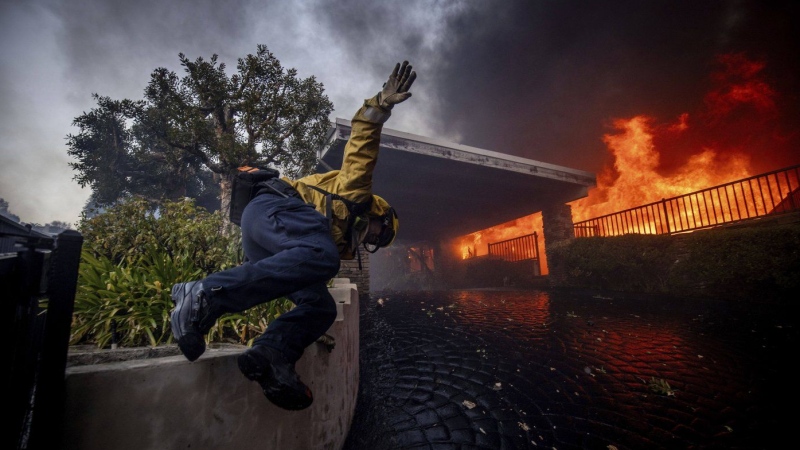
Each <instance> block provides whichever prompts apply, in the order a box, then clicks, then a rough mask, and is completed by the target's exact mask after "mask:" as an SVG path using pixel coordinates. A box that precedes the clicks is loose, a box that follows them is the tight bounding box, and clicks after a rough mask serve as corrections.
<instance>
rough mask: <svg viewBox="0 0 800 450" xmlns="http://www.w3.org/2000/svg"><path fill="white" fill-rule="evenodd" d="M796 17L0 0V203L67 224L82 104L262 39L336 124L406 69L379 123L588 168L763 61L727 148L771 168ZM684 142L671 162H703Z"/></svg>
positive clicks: (537, 2)
mask: <svg viewBox="0 0 800 450" xmlns="http://www.w3.org/2000/svg"><path fill="white" fill-rule="evenodd" d="M799 8H800V6H798V3H797V2H795V1H793V0H780V1H775V2H762V1H759V0H733V1H731V0H724V1H723V0H711V1H705V2H702V3H697V2H691V1H685V0H679V1H666V0H663V1H662V0H658V1H639V0H623V1H619V2H610V3H609V2H585V1H575V0H559V1H551V0H484V1H479V2H475V1H468V0H451V1H435V2H431V1H427V0H409V1H405V2H400V3H398V2H376V1H371V0H342V1H337V2H331V1H325V0H303V1H301V0H298V1H294V2H279V1H265V0H261V1H259V0H241V1H236V2H219V1H213V0H197V1H189V0H172V1H156V0H143V1H138V2H108V1H99V0H74V1H69V2H60V1H57V0H29V1H26V2H14V1H0V25H2V26H0V33H2V39H1V40H0V42H2V45H3V50H4V51H3V52H2V53H0V55H1V56H0V61H1V62H2V64H0V100H2V103H3V105H4V110H3V112H2V113H0V114H2V120H0V134H2V136H3V142H2V144H0V171H2V176H0V194H1V195H2V197H3V198H5V199H6V200H8V201H9V203H10V205H11V206H10V207H11V208H12V209H13V210H14V211H16V212H17V213H18V214H19V215H20V216H21V217H22V219H23V220H25V221H36V222H41V223H45V222H49V221H52V220H66V221H72V220H74V219H76V218H77V216H78V212H79V210H80V208H81V207H82V205H83V203H84V202H85V199H86V198H87V197H88V191H87V190H85V189H83V190H81V189H80V188H79V187H78V186H77V185H76V184H75V183H74V182H73V181H72V180H71V179H72V176H73V174H72V172H71V169H69V167H68V166H67V163H68V162H69V158H68V157H67V156H66V149H65V145H64V137H65V136H66V135H67V134H68V133H70V132H74V131H75V130H74V129H72V128H71V127H70V124H71V121H72V119H73V118H75V117H76V116H78V115H80V114H81V112H83V111H87V110H88V109H89V108H91V107H92V106H93V104H92V102H91V94H92V93H94V92H96V93H99V94H101V95H108V96H110V97H112V98H115V99H121V98H131V99H138V98H141V95H142V91H143V89H144V87H145V86H146V84H147V82H148V80H149V75H150V73H151V72H152V71H153V69H155V68H156V67H166V68H168V69H170V70H173V71H175V72H177V73H182V70H181V68H180V66H179V63H178V59H177V55H178V53H181V52H182V53H184V54H186V55H187V57H189V58H190V59H194V58H197V57H199V56H202V57H205V58H208V57H210V56H211V55H212V54H218V55H219V59H220V61H221V62H224V63H226V64H227V65H228V70H229V71H232V70H234V68H235V64H236V59H237V58H239V57H243V56H245V55H247V54H248V53H252V52H254V51H255V49H256V46H257V45H258V44H266V45H267V46H268V48H269V49H270V51H272V52H273V53H274V54H275V55H276V57H277V58H278V59H279V60H280V61H281V63H282V64H283V65H284V67H287V68H296V69H297V70H298V73H299V75H300V76H302V77H308V76H312V75H313V76H315V77H316V78H317V80H318V81H320V82H322V83H323V84H324V86H325V90H326V93H327V94H328V95H329V97H330V98H331V100H333V102H334V106H335V108H336V109H335V111H334V115H333V116H332V118H335V117H343V118H350V117H351V116H352V114H353V113H354V112H355V110H356V109H357V108H358V106H359V105H360V104H361V102H362V101H363V99H364V98H367V97H369V96H371V95H373V94H374V93H375V92H377V90H378V89H379V88H380V86H381V83H383V81H385V79H386V76H387V75H388V71H389V70H391V67H392V66H393V65H394V64H395V63H396V62H399V61H402V60H403V59H408V60H409V61H410V62H411V63H412V64H413V65H414V68H415V70H417V72H418V75H419V76H418V78H417V82H416V83H415V85H414V88H413V89H412V92H413V100H412V101H409V102H408V103H407V104H404V105H403V107H402V108H398V109H397V110H396V111H395V113H394V115H393V117H392V120H391V122H390V124H389V125H388V126H389V127H391V128H394V129H398V130H402V131H407V132H410V133H415V134H421V135H425V136H431V137H436V138H441V139H445V140H450V141H454V142H457V143H461V144H466V145H471V146H476V147H482V148H486V149H490V150H495V151H499V152H504V153H509V154H513V155H518V156H522V157H527V158H532V159H536V160H540V161H543V162H548V163H554V164H561V165H565V166H568V167H573V168H576V169H582V170H587V171H591V172H599V171H601V170H602V168H603V167H605V166H607V165H608V163H609V159H610V156H609V152H608V151H607V149H606V147H605V144H604V143H603V136H604V134H607V133H608V132H609V131H613V123H614V121H615V120H617V119H620V118H623V119H624V118H630V117H634V116H637V115H648V116H650V117H653V118H654V119H655V121H656V122H657V123H673V122H675V121H677V120H678V118H679V117H680V116H681V114H684V113H688V114H689V118H690V120H692V119H695V118H699V117H700V116H699V115H698V112H700V111H701V110H702V109H703V108H704V107H705V101H706V100H705V99H706V95H707V93H708V92H711V91H712V89H713V85H714V80H712V79H711V78H710V74H711V73H713V72H714V71H715V70H716V68H715V64H717V62H716V61H717V58H718V56H719V55H723V54H739V53H742V54H744V55H746V56H747V58H748V59H749V60H752V61H761V62H763V63H764V68H763V70H762V71H761V72H760V75H759V76H760V79H762V80H763V81H764V82H765V83H767V84H768V86H769V88H770V89H771V90H772V91H774V96H773V101H774V111H775V114H774V115H772V116H771V118H770V122H769V123H765V124H763V125H764V126H762V127H761V128H760V129H759V130H758V133H761V135H760V136H761V137H755V136H744V137H742V136H741V133H740V134H738V135H737V137H736V140H737V141H741V139H744V141H746V142H758V146H757V148H758V151H757V152H758V154H757V155H756V156H757V157H754V160H755V161H758V162H759V163H761V164H763V166H764V167H760V168H759V169H764V170H771V169H774V168H777V167H782V166H786V165H789V164H793V163H796V162H797V156H796V154H797V148H798V139H799V138H798V132H797V124H798V123H800V112H798V110H799V109H800V101H799V100H800V99H799V98H798V95H800V83H798V74H800V66H799V65H800V51H798V50H800V49H798V46H799V45H800V44H798V42H800V39H797V38H796V32H795V31H794V30H795V29H796V28H797V27H798V25H799V24H798V9H799ZM692 123H696V122H692ZM717 129H718V130H721V128H717ZM751 134H752V133H751ZM685 144H686V145H685V147H686V149H685V150H682V151H681V152H678V153H675V154H674V155H672V156H676V157H677V155H680V156H681V157H682V156H683V155H684V154H685V155H686V157H688V156H689V155H690V154H691V153H695V152H700V151H702V149H699V148H698V149H695V148H694V146H693V145H692V143H691V142H688V141H686V142H685ZM755 147H756V146H754V147H753V148H755ZM753 152H755V151H753ZM678 159H680V158H678ZM669 160H670V158H669V157H664V155H662V161H664V162H665V163H668V162H669ZM42 180H44V181H42ZM34 192H38V193H40V194H41V196H40V197H41V199H42V200H36V201H33V199H32V197H31V194H30V193H34ZM42 201H44V203H41V202H42Z"/></svg>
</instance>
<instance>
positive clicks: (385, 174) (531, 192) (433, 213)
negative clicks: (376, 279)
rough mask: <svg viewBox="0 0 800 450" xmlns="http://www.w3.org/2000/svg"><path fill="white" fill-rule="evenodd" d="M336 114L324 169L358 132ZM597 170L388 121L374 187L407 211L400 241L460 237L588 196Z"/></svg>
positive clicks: (337, 163) (337, 162)
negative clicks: (489, 147) (408, 129)
mask: <svg viewBox="0 0 800 450" xmlns="http://www.w3.org/2000/svg"><path fill="white" fill-rule="evenodd" d="M350 130H351V125H350V121H349V120H344V119H336V122H335V123H334V124H333V128H332V129H331V131H330V134H329V139H328V142H327V144H326V145H325V146H323V147H322V148H321V149H320V150H319V152H318V157H319V160H320V161H321V162H320V164H318V166H317V170H318V171H319V172H325V171H328V170H331V169H332V168H333V169H338V168H340V167H341V164H342V155H343V153H344V147H345V143H346V142H347V139H348V138H349V137H350ZM595 184H596V178H595V175H594V174H593V173H590V172H584V171H581V170H576V169H570V168H568V167H562V166H557V165H554V164H548V163H543V162H540V161H535V160H532V159H527V158H520V157H517V156H512V155H506V154H503V153H499V152H495V151H491V150H484V149H480V148H476V147H469V146H466V145H461V144H454V143H451V142H446V141H442V140H439V139H434V138H429V137H425V136H419V135H415V134H410V133H404V132H401V131H396V130H391V129H388V128H384V129H383V132H382V134H381V148H380V156H379V158H378V164H377V165H376V168H375V172H374V175H373V192H375V193H376V194H377V195H380V196H381V197H383V198H385V199H386V200H387V201H388V202H389V203H390V204H391V205H392V206H394V208H395V209H396V210H397V214H398V216H399V218H400V234H399V236H398V241H400V240H403V241H426V240H440V239H447V238H455V237H458V236H463V235H466V234H469V233H472V232H475V231H480V230H483V229H486V228H489V227H492V226H494V225H498V224H501V223H504V222H508V221H510V220H514V219H517V218H520V217H523V216H527V215H530V214H533V213H535V212H539V211H541V210H542V209H544V208H546V207H547V206H548V205H555V204H563V203H567V202H571V201H573V200H577V199H579V198H582V197H585V196H586V195H587V192H588V188H589V187H592V186H595Z"/></svg>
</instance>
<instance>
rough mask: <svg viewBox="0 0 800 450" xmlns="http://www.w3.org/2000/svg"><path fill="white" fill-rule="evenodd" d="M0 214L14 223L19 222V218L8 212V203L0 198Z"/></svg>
mask: <svg viewBox="0 0 800 450" xmlns="http://www.w3.org/2000/svg"><path fill="white" fill-rule="evenodd" d="M0 214H2V215H4V216H6V217H8V218H9V219H11V220H13V221H14V222H19V216H18V215H16V214H13V213H12V212H11V211H9V210H8V202H7V201H6V199H4V198H0Z"/></svg>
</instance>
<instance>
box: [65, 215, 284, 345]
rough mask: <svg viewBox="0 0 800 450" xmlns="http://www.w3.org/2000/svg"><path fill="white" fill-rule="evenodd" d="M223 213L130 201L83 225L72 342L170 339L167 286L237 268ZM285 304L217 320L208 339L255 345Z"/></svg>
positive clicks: (237, 251) (235, 242)
mask: <svg viewBox="0 0 800 450" xmlns="http://www.w3.org/2000/svg"><path fill="white" fill-rule="evenodd" d="M220 214H221V213H219V212H218V213H213V214H212V213H209V212H207V211H206V210H204V209H203V208H198V207H196V206H195V205H194V202H193V201H191V200H186V201H180V202H165V203H163V204H161V205H159V206H158V208H157V209H156V210H155V212H154V208H153V207H152V206H151V205H150V204H149V203H148V202H146V201H144V200H141V199H133V200H130V201H127V202H124V203H121V204H119V205H117V206H115V207H113V208H111V209H109V210H108V211H107V212H105V213H104V214H102V215H99V216H96V217H94V218H91V219H84V220H82V222H81V224H80V225H79V228H80V231H81V232H82V233H83V235H84V248H83V252H82V254H81V265H80V268H79V272H78V290H77V293H76V297H75V309H74V314H73V325H72V336H71V339H70V341H71V343H72V344H77V343H94V344H96V345H97V346H98V347H101V348H102V347H105V346H107V345H108V344H109V343H110V342H111V341H112V339H113V338H114V335H113V333H114V332H116V333H117V336H116V338H117V339H118V343H119V344H120V345H121V346H145V345H150V346H156V345H159V344H163V343H169V342H171V341H172V335H171V330H170V326H169V313H170V311H171V309H172V307H173V304H172V299H171V297H170V294H171V288H172V285H173V284H175V283H178V282H184V281H189V280H197V279H201V278H203V277H205V276H206V275H208V274H210V273H212V272H216V271H220V270H224V269H227V268H230V267H234V266H236V265H238V264H241V261H242V251H241V233H240V231H239V229H238V228H236V229H234V230H233V232H231V233H229V234H223V233H222V227H223V221H222V216H221V215H220ZM291 307H292V303H291V302H290V301H289V300H287V299H285V298H281V299H277V300H275V301H272V302H269V303H265V304H263V305H259V306H257V307H255V308H251V309H249V310H247V311H245V312H243V313H241V314H227V315H225V316H223V317H222V318H220V320H219V321H218V322H217V324H216V325H215V326H214V328H212V330H211V332H210V333H209V334H208V337H207V341H209V342H213V341H217V342H219V341H233V342H239V343H252V340H253V339H254V338H255V337H256V336H258V335H260V334H262V333H263V332H264V331H265V329H266V327H267V325H268V324H269V322H270V321H272V320H274V319H275V318H276V317H277V316H279V315H280V314H282V313H284V312H286V311H288V310H289V309H290V308H291Z"/></svg>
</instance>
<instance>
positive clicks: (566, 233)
mask: <svg viewBox="0 0 800 450" xmlns="http://www.w3.org/2000/svg"><path fill="white" fill-rule="evenodd" d="M542 228H543V230H542V231H543V233H542V234H543V235H544V236H543V237H544V247H545V258H546V257H547V250H548V249H554V248H556V247H558V246H559V245H563V244H566V243H567V242H569V241H570V240H572V239H575V230H574V228H573V223H572V207H571V206H570V205H566V204H555V205H550V206H548V207H546V208H544V209H542ZM540 257H541V256H540ZM547 267H548V269H549V271H550V279H551V284H559V281H560V280H562V279H563V278H564V277H565V276H566V274H562V273H559V271H558V269H557V268H554V267H553V266H551V265H550V264H549V263H548V264H547Z"/></svg>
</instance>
